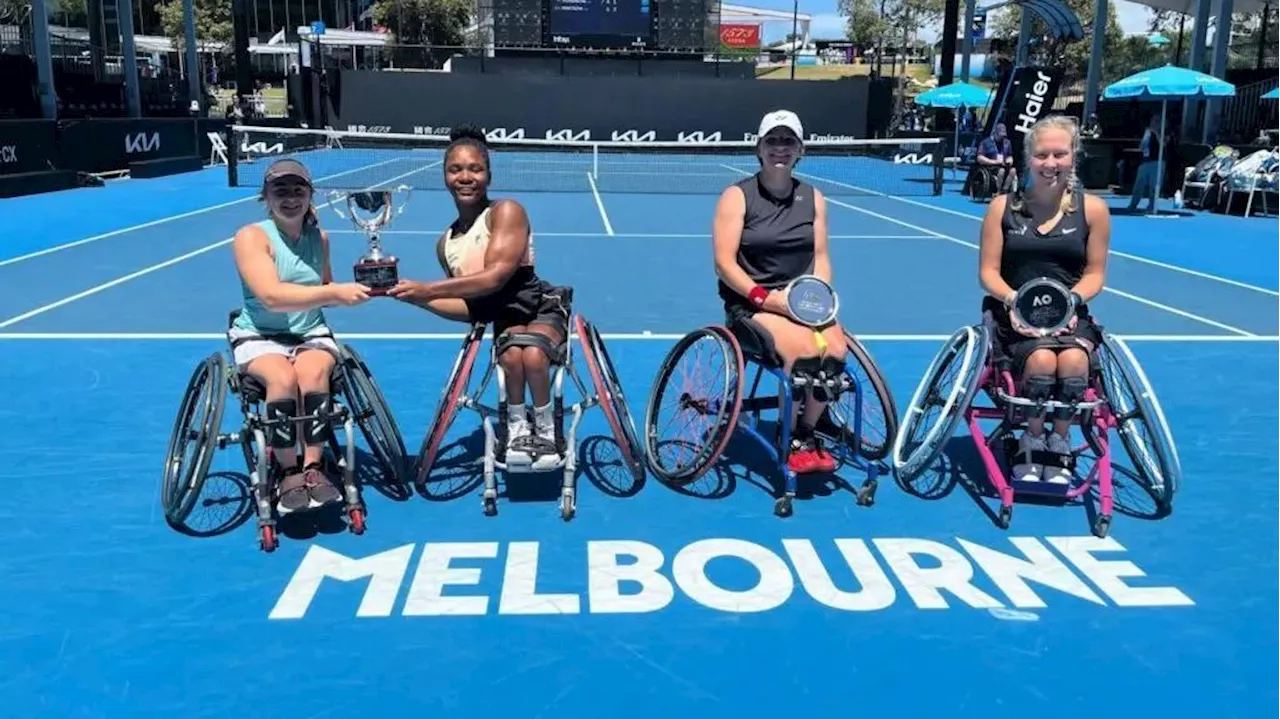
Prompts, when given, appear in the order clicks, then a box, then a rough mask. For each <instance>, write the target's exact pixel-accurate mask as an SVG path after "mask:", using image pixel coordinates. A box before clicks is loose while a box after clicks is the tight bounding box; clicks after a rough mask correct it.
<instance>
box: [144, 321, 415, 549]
mask: <svg viewBox="0 0 1280 719" xmlns="http://www.w3.org/2000/svg"><path fill="white" fill-rule="evenodd" d="M239 314H240V311H239V310H235V311H233V312H232V313H231V319H230V321H229V322H228V328H230V326H231V324H233V323H234V322H235V320H236V317H237V316H239ZM335 340H336V338H335ZM337 344H338V347H339V350H340V359H339V360H338V361H337V362H336V363H335V364H334V368H333V372H332V373H331V374H330V376H329V387H330V396H331V397H332V398H333V403H332V405H331V407H332V409H331V410H330V411H329V412H328V413H327V414H328V416H327V417H321V416H320V415H319V413H315V414H308V415H302V416H297V417H294V418H292V419H291V420H287V421H293V422H298V421H304V420H316V419H327V421H328V423H329V427H330V432H329V445H328V448H327V450H326V453H325V462H326V464H327V465H328V469H330V470H332V469H337V470H338V471H339V472H340V473H341V478H342V480H341V485H342V493H343V500H344V501H343V512H344V513H345V514H346V515H347V517H348V519H349V520H350V522H349V524H348V528H349V529H350V531H351V532H352V533H354V534H363V533H364V530H365V515H366V510H365V506H364V502H363V500H362V499H361V495H360V489H359V487H358V485H357V483H356V481H355V464H356V461H355V460H356V458H355V441H354V439H355V438H354V432H353V427H352V425H353V424H354V425H358V426H359V427H360V431H361V433H362V434H363V435H364V437H365V440H366V441H367V442H368V443H369V447H370V449H371V450H372V451H373V455H374V457H375V458H376V459H377V461H378V464H379V465H381V468H382V470H383V472H384V473H385V474H384V476H386V477H387V478H388V480H390V481H394V482H396V483H400V482H402V481H403V476H402V475H403V471H404V457H405V448H404V441H403V440H402V439H401V435H400V430H399V428H398V427H397V426H396V422H395V419H394V418H393V417H392V415H391V411H390V409H389V408H388V406H387V401H386V399H385V398H384V397H383V395H382V392H381V390H379V389H378V386H377V384H376V383H375V382H374V380H373V376H372V374H370V372H369V367H368V366H367V365H366V364H365V362H364V360H363V359H362V358H361V357H360V355H359V353H357V352H356V350H355V348H354V347H352V346H351V345H349V344H345V343H342V342H338V343H337ZM231 345H232V342H231V340H230V338H228V351H227V355H226V356H224V355H223V354H222V353H220V352H214V353H213V354H211V355H209V356H208V357H206V358H205V359H204V360H202V361H201V362H200V364H198V365H197V366H196V369H195V371H194V372H193V373H192V375H191V379H190V381H189V382H188V383H187V389H186V392H185V394H184V395H183V397H182V402H181V404H180V405H179V409H178V416H177V421H176V422H175V424H174V427H173V433H172V435H171V436H170V438H169V447H168V454H167V456H166V459H165V469H164V481H163V484H162V487H161V504H162V505H163V507H164V512H165V518H166V520H167V521H168V522H169V523H170V525H171V526H174V527H179V528H180V527H181V526H182V525H183V523H184V522H185V521H186V519H187V517H189V516H190V514H191V512H192V510H193V509H194V508H195V505H196V502H197V501H198V499H199V497H200V492H201V489H202V488H203V487H204V482H205V479H206V478H207V476H208V472H209V465H210V462H212V460H213V454H214V450H215V449H224V448H226V447H227V446H228V445H231V444H239V445H240V447H241V450H242V451H243V452H244V458H245V463H246V464H247V465H248V469H249V478H250V482H251V486H252V494H253V501H254V504H255V505H256V510H257V515H258V541H259V545H260V547H261V548H262V550H263V551H266V552H271V551H274V550H275V549H276V547H278V546H279V536H278V533H277V531H276V525H277V523H278V521H279V517H278V516H277V512H276V501H277V499H278V498H277V496H276V482H275V479H274V478H275V473H274V472H273V471H271V470H272V469H274V463H273V462H272V457H271V454H272V452H271V449H270V447H269V446H268V444H267V430H268V429H269V428H270V427H272V426H273V425H275V424H277V423H279V422H282V421H286V420H280V419H268V418H267V414H266V406H265V403H264V399H265V397H266V389H265V388H264V387H263V386H262V383H261V382H259V381H258V379H257V378H255V377H253V376H252V375H250V374H248V373H245V372H241V371H240V370H238V369H237V368H236V367H235V364H234V360H233V359H231V356H232V355H231ZM224 387H225V390H227V391H229V392H230V393H231V394H233V395H235V396H236V397H237V398H238V399H239V401H240V412H241V415H242V419H241V426H240V428H239V429H237V430H236V431H233V432H230V433H224V432H222V415H223V412H224V411H225V409H226V401H227V391H224V389H223V388H224ZM336 427H340V428H341V430H342V434H341V442H340V441H339V439H338V436H337V433H336V432H334V431H332V430H333V428H336ZM188 452H190V453H191V454H190V455H188ZM188 456H190V459H188Z"/></svg>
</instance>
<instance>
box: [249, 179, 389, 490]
mask: <svg viewBox="0 0 1280 719" xmlns="http://www.w3.org/2000/svg"><path fill="white" fill-rule="evenodd" d="M312 194H313V190H312V186H311V175H310V173H308V172H307V169H306V168H305V167H304V166H303V165H302V163H300V162H297V161H296V160H279V161H277V162H275V163H273V164H272V165H271V167H269V168H267V173H266V177H265V179H264V180H263V185H262V195H261V198H260V199H261V200H262V201H263V203H264V204H265V205H266V207H267V214H268V217H267V219H265V220H263V221H261V222H255V223H253V224H250V225H245V226H244V227H242V228H240V231H239V232H237V233H236V237H235V241H234V243H233V245H232V247H233V249H234V252H235V260H236V268H237V270H238V271H239V273H240V284H241V287H242V291H243V295H244V305H243V307H242V308H241V310H240V315H239V317H237V318H236V320H235V322H234V323H233V324H232V326H231V329H230V332H229V336H230V339H231V344H232V353H233V356H234V359H235V362H236V365H237V366H238V367H239V368H240V370H241V371H243V372H247V373H248V374H250V375H252V376H253V377H255V378H256V379H257V380H258V381H259V382H261V383H262V386H263V387H264V388H265V389H266V397H265V398H264V401H265V403H266V412H267V418H268V419H288V418H292V417H298V416H307V415H311V414H315V413H317V412H320V411H323V412H326V413H327V412H328V411H329V410H330V408H331V405H332V401H331V398H330V391H329V374H330V373H331V372H332V371H333V368H334V365H335V364H336V362H337V355H338V345H337V343H336V342H335V341H334V339H333V333H332V332H331V331H330V330H329V327H328V324H327V323H326V321H325V316H324V311H323V309H322V308H324V307H328V306H334V305H344V306H350V305H357V304H360V303H362V302H365V301H367V300H368V299H369V288H367V287H364V286H362V285H359V284H356V283H335V282H333V272H332V271H331V268H330V266H329V237H328V235H327V234H326V233H325V232H324V231H323V230H321V229H320V227H319V223H318V221H317V219H316V213H315V209H314V207H313V206H312V204H311V199H312ZM299 429H300V430H301V437H299V436H298V434H299V432H298V431H297V430H299ZM328 432H329V426H328V423H327V422H297V423H295V422H282V423H280V424H278V425H273V426H272V427H270V428H269V429H268V435H267V445H268V446H269V447H270V448H271V452H272V457H273V459H274V460H275V462H273V463H272V471H273V472H278V473H279V476H278V477H276V478H275V479H276V486H277V496H278V497H279V508H278V509H279V511H280V513H281V514H287V513H289V512H296V511H301V510H308V509H314V508H316V507H320V506H323V505H325V504H329V503H331V502H337V501H340V500H341V499H342V493H341V492H340V491H339V490H338V487H337V485H336V484H335V482H334V481H333V479H331V478H330V477H328V476H326V475H325V472H324V471H323V466H322V463H321V460H322V458H323V453H324V446H325V443H326V442H327V440H328ZM299 440H301V443H302V445H303V453H302V458H301V461H299V457H298V451H297V446H298V443H299Z"/></svg>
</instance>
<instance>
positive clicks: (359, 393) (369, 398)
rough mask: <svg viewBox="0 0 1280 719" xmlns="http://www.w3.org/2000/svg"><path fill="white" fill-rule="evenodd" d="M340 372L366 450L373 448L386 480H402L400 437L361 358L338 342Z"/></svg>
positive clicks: (394, 422) (403, 461)
mask: <svg viewBox="0 0 1280 719" xmlns="http://www.w3.org/2000/svg"><path fill="white" fill-rule="evenodd" d="M342 371H343V376H344V378H345V379H346V382H345V383H344V384H345V387H344V389H345V392H344V394H346V395H347V398H346V399H347V408H348V409H350V410H351V413H352V415H353V416H354V417H353V418H354V419H355V421H356V425H357V426H359V427H360V432H361V434H363V435H364V438H365V441H366V442H368V443H369V449H371V450H373V455H374V457H376V458H377V460H378V463H379V464H381V465H382V469H383V471H385V472H386V476H387V479H388V480H390V481H393V482H395V483H397V484H400V483H403V481H404V475H405V466H404V464H405V455H406V454H407V452H406V451H405V447H404V437H403V436H402V435H401V434H400V428H399V427H398V426H397V425H396V420H395V417H394V415H392V414H391V408H390V406H388V404H387V399H386V397H384V396H383V394H382V390H381V389H379V388H378V384H377V382H375V381H374V379H373V374H372V373H371V372H370V371H369V366H368V365H366V364H365V362H364V358H363V357H361V356H360V353H359V352H357V351H356V348H355V347H352V346H351V345H349V344H345V343H344V344H343V345H342Z"/></svg>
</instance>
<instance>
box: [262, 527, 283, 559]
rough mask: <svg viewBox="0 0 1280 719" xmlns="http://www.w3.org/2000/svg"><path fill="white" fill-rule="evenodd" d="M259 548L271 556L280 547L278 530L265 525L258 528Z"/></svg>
mask: <svg viewBox="0 0 1280 719" xmlns="http://www.w3.org/2000/svg"><path fill="white" fill-rule="evenodd" d="M258 546H259V547H260V548H261V549H262V551H264V552H267V553H268V554H270V553H271V552H274V551H275V550H276V547H278V546H280V540H279V539H278V538H277V537H276V528H275V527H273V526H271V525H269V524H268V525H265V526H262V527H259V528H258Z"/></svg>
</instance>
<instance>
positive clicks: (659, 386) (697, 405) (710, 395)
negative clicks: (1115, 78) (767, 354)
mask: <svg viewBox="0 0 1280 719" xmlns="http://www.w3.org/2000/svg"><path fill="white" fill-rule="evenodd" d="M704 354H705V359H704V360H703V361H702V363H704V364H707V365H708V366H709V369H707V370H706V371H705V373H704V374H705V375H706V378H707V379H706V382H696V381H695V380H693V379H690V378H691V377H694V378H696V377H697V375H698V372H699V367H698V365H699V363H700V360H699V357H700V356H701V355H704ZM686 361H688V362H689V364H690V366H684V365H683V364H682V363H683V362H686ZM742 369H743V360H742V349H741V347H739V346H738V342H737V340H736V339H734V337H733V335H732V334H730V332H729V331H728V330H726V329H724V328H723V327H703V328H701V329H698V330H696V331H694V332H691V333H690V334H687V335H685V336H684V337H682V338H681V339H680V341H679V342H677V343H676V346H675V347H672V348H671V351H670V352H668V353H667V356H666V358H665V359H663V361H662V366H661V367H660V369H659V370H658V378H657V380H656V381H655V382H654V385H653V390H652V391H651V393H650V395H649V405H648V407H647V409H646V410H645V422H644V434H645V449H646V450H647V451H646V455H647V459H648V463H649V469H650V470H652V471H653V473H654V475H656V476H657V477H659V478H661V479H662V480H663V481H665V482H668V483H671V484H674V485H683V484H688V483H690V482H693V481H695V480H697V479H698V478H699V477H701V476H702V475H703V473H705V472H706V471H707V470H708V469H710V468H711V467H712V465H714V464H715V462H716V460H718V459H719V458H720V456H721V454H722V453H723V452H724V449H725V447H726V446H727V445H728V444H729V439H730V437H732V435H733V431H734V429H735V428H736V427H737V423H738V413H739V411H740V410H741V409H742V387H743V377H742ZM695 385H697V386H695ZM668 405H670V407H671V409H673V410H674V413H675V416H674V417H673V418H671V419H669V420H663V419H662V417H661V414H662V411H663V409H664V407H666V406H668ZM686 425H697V426H693V427H692V428H691V430H692V431H691V432H690V436H688V437H683V438H682V437H679V436H676V437H673V438H666V439H664V438H663V434H664V432H665V430H666V428H667V427H668V426H675V427H676V428H677V429H678V430H679V429H684V428H685V426H686ZM672 454H675V455H676V456H674V457H670V456H669V455H672Z"/></svg>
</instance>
